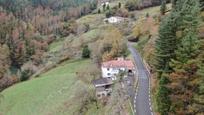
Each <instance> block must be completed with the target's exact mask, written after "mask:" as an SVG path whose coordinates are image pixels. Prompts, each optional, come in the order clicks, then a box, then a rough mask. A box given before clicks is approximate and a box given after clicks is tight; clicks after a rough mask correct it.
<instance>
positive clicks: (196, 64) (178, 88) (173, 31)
mask: <svg viewBox="0 0 204 115" xmlns="http://www.w3.org/2000/svg"><path fill="white" fill-rule="evenodd" d="M172 5H173V6H172V7H173V9H172V11H171V12H170V13H169V14H168V15H167V16H165V17H163V19H162V22H161V24H160V27H159V37H158V39H157V40H156V43H155V63H154V67H155V70H156V73H157V80H158V83H157V85H158V87H157V93H156V102H157V109H158V111H159V113H161V115H167V114H176V115H201V114H203V112H204V111H203V110H204V106H203V104H204V103H203V98H204V97H203V94H204V89H203V88H204V86H203V84H204V68H203V67H204V60H203V59H204V57H203V56H204V54H203V53H204V52H203V48H204V46H203V44H204V40H203V37H201V36H199V34H200V33H199V31H200V30H201V28H202V25H203V17H202V18H201V9H202V5H201V4H200V2H199V1H192V0H175V1H173V4H172ZM164 11H165V3H163V4H162V6H161V14H162V15H165V12H164Z"/></svg>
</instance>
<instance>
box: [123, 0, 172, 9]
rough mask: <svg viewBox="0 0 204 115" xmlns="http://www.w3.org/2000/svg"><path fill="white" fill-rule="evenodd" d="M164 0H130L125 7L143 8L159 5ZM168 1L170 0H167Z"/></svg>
mask: <svg viewBox="0 0 204 115" xmlns="http://www.w3.org/2000/svg"><path fill="white" fill-rule="evenodd" d="M162 2H163V0H128V1H127V2H126V4H125V8H126V9H128V10H129V11H133V10H141V9H144V8H148V7H153V6H158V5H160V4H161V3H162ZM166 2H167V3H169V2H170V0H166Z"/></svg>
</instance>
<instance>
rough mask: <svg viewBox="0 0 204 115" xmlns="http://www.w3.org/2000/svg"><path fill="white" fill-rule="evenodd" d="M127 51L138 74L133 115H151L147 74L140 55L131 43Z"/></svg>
mask: <svg viewBox="0 0 204 115" xmlns="http://www.w3.org/2000/svg"><path fill="white" fill-rule="evenodd" d="M128 49H129V50H130V52H131V54H132V55H133V58H134V61H135V63H136V66H137V67H136V69H137V72H138V89H137V90H136V92H135V98H134V102H133V103H134V104H133V105H134V112H135V115H153V113H152V108H151V98H150V86H149V73H148V71H147V69H146V68H145V66H144V64H143V61H142V58H141V56H140V54H139V53H138V52H137V50H136V49H135V48H134V47H133V46H132V45H131V43H128Z"/></svg>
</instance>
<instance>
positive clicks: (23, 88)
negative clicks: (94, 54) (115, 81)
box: [0, 60, 92, 115]
mask: <svg viewBox="0 0 204 115" xmlns="http://www.w3.org/2000/svg"><path fill="white" fill-rule="evenodd" d="M90 63H91V62H90V60H75V61H67V62H64V63H62V64H61V65H59V66H58V67H56V68H54V69H52V70H50V71H48V72H46V73H44V74H42V75H40V77H39V78H36V79H33V80H30V81H26V82H23V83H20V84H17V85H14V86H12V87H10V88H8V89H6V90H5V91H3V92H2V93H1V94H2V95H3V98H2V99H1V104H0V114H2V115H48V114H49V115H53V114H58V115H62V114H63V115H64V114H73V113H74V112H75V111H77V110H78V109H79V105H80V103H79V99H78V98H79V97H78V94H77V93H79V91H81V90H91V89H92V86H91V85H90V84H85V83H83V82H81V81H80V80H78V79H77V77H76V72H77V71H79V70H80V69H83V68H87V67H88V66H89V65H90ZM87 77H89V76H87Z"/></svg>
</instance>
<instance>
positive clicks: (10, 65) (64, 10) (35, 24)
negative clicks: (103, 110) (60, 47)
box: [0, 0, 97, 90]
mask: <svg viewBox="0 0 204 115" xmlns="http://www.w3.org/2000/svg"><path fill="white" fill-rule="evenodd" d="M96 7H97V2H96V1H92V0H91V1H90V0H74V1H73V0H0V25H1V26H0V52H2V53H1V55H0V84H1V85H0V90H2V89H4V88H6V87H8V86H9V85H12V84H13V83H15V82H17V81H21V80H22V81H24V80H27V79H28V78H29V76H30V75H31V74H32V73H34V72H36V67H40V66H42V64H43V63H44V53H45V52H46V51H47V50H48V45H49V44H50V43H52V42H53V40H55V38H56V37H55V36H59V37H65V36H68V35H69V34H77V32H78V25H77V24H76V22H75V21H74V20H72V18H78V17H80V16H83V15H86V14H88V13H90V12H91V11H93V10H94V9H95V8H96ZM85 27H86V28H85V29H86V30H87V29H88V28H89V27H88V26H85ZM28 62H31V67H27V68H29V69H22V67H23V66H24V65H25V64H26V63H28Z"/></svg>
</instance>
